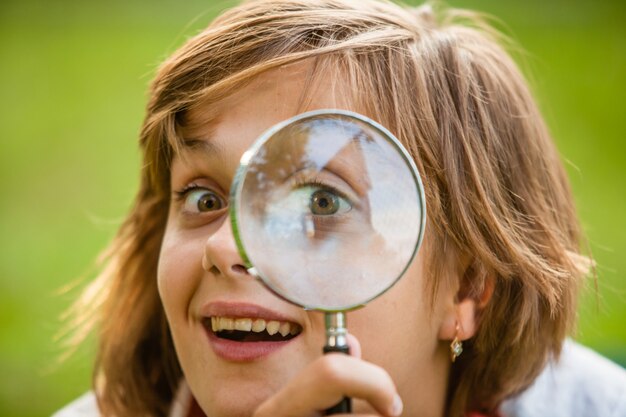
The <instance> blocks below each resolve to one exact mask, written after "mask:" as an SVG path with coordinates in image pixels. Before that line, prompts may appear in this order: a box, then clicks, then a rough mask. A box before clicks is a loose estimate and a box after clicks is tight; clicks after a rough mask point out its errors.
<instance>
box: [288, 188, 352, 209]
mask: <svg viewBox="0 0 626 417" xmlns="http://www.w3.org/2000/svg"><path fill="white" fill-rule="evenodd" d="M294 194H295V195H294V197H295V198H296V200H299V201H301V203H300V204H301V205H302V206H301V207H302V208H303V209H304V208H305V207H306V210H307V211H309V212H310V213H311V214H313V215H314V216H331V215H339V214H344V213H346V212H348V211H350V209H352V204H350V202H349V201H348V199H347V198H345V197H344V196H343V194H342V193H340V192H339V191H336V190H335V189H334V188H331V187H328V186H321V185H317V184H309V185H305V186H302V187H300V188H298V189H297V190H295V193H294Z"/></svg>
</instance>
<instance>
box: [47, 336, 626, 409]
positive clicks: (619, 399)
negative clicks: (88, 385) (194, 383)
mask: <svg viewBox="0 0 626 417" xmlns="http://www.w3.org/2000/svg"><path fill="white" fill-rule="evenodd" d="M190 401H191V392H190V391H189V388H188V387H187V384H181V388H180V389H179V392H178V393H177V395H176V399H175V400H174V403H173V404H172V409H171V411H170V415H169V417H185V412H186V410H188V409H189V404H190ZM500 412H501V414H502V416H503V417H626V370H625V369H624V368H622V367H620V366H619V365H616V364H614V363H613V362H611V361H609V360H608V359H606V358H603V357H602V356H600V355H598V354H597V353H595V352H594V351H592V350H590V349H588V348H586V347H584V346H581V345H579V344H577V343H575V342H572V341H566V342H565V344H564V346H563V352H562V354H561V359H560V360H559V361H558V362H557V363H550V364H548V365H547V366H546V368H545V369H544V370H543V372H542V373H541V375H539V377H538V378H537V379H536V380H535V382H534V383H533V385H531V386H530V387H529V388H528V389H527V390H526V391H524V392H522V393H521V394H520V395H518V396H517V397H514V398H511V399H509V400H507V401H505V402H504V403H503V404H502V406H501V408H500ZM52 417H100V413H99V411H98V406H97V404H96V399H95V396H94V394H93V393H92V392H88V393H86V394H85V395H83V396H82V397H80V398H78V399H77V400H75V401H74V402H72V403H71V404H69V405H68V406H66V407H65V408H63V409H62V410H60V411H58V412H56V413H55V414H54V415H53V416H52Z"/></svg>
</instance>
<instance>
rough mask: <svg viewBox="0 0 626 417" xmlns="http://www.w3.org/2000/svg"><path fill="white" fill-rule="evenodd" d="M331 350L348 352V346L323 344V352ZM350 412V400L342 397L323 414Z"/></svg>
mask: <svg viewBox="0 0 626 417" xmlns="http://www.w3.org/2000/svg"><path fill="white" fill-rule="evenodd" d="M331 352H339V353H345V354H347V355H349V354H350V348H349V347H348V346H347V345H346V346H328V345H326V346H324V354H327V353H331ZM346 413H352V400H351V399H350V397H343V400H341V401H340V402H339V403H337V404H335V405H334V406H332V407H330V408H329V409H327V410H326V413H325V415H327V416H329V415H332V414H346Z"/></svg>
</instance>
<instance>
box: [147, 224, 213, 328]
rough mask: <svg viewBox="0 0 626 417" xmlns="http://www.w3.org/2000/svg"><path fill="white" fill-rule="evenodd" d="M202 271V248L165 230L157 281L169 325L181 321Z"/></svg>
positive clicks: (190, 240) (184, 237)
mask: <svg viewBox="0 0 626 417" xmlns="http://www.w3.org/2000/svg"><path fill="white" fill-rule="evenodd" d="M201 270H202V245H201V244H198V243H197V242H195V241H194V240H193V239H189V238H188V237H186V236H184V235H183V234H181V232H179V231H177V230H175V229H172V228H170V227H169V226H168V227H167V228H166V231H165V235H164V236H163V243H162V245H161V252H160V254H159V262H158V269H157V282H158V288H159V295H160V297H161V302H162V303H163V308H164V309H165V313H166V315H167V318H168V320H169V321H170V324H172V323H173V322H175V321H176V320H179V319H181V318H184V317H186V316H187V313H188V306H189V304H190V300H191V298H192V297H193V294H194V291H195V288H196V287H197V285H198V282H199V277H200V276H201V273H199V271H201Z"/></svg>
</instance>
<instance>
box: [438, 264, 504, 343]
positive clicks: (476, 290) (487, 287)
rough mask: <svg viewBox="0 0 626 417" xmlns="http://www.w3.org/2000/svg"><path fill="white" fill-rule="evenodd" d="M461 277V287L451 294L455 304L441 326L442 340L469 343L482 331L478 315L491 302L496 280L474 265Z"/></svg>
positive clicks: (452, 304)
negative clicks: (466, 341) (468, 340)
mask: <svg viewBox="0 0 626 417" xmlns="http://www.w3.org/2000/svg"><path fill="white" fill-rule="evenodd" d="M464 269H465V271H464V272H463V273H462V274H459V275H460V276H462V277H463V278H462V279H461V280H460V283H459V286H458V287H457V288H455V289H454V291H451V293H450V294H449V296H451V297H452V302H451V303H449V304H448V305H449V307H448V308H447V309H446V311H445V313H444V316H443V320H442V322H441V326H440V328H439V339H441V340H452V339H454V338H455V337H458V338H459V340H467V339H470V338H471V337H473V336H474V335H475V334H476V331H477V330H478V313H479V312H480V310H482V309H483V308H485V306H486V305H487V304H488V303H489V301H490V300H491V296H492V295H493V290H494V287H495V279H493V277H490V276H487V274H486V273H485V271H484V270H483V269H482V268H478V267H477V265H476V264H475V263H471V264H470V265H469V266H467V267H465V268H464Z"/></svg>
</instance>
